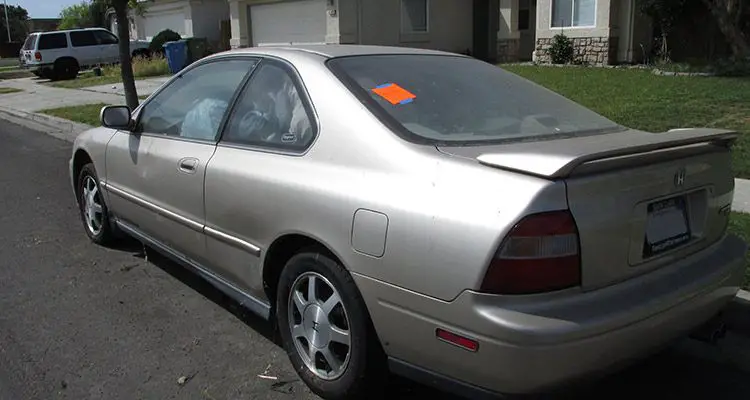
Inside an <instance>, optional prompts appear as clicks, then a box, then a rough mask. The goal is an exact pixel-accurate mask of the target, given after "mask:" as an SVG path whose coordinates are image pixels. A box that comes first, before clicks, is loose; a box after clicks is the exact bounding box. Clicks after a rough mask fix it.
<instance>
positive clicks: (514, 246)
mask: <svg viewBox="0 0 750 400" xmlns="http://www.w3.org/2000/svg"><path fill="white" fill-rule="evenodd" d="M580 284H581V257H580V251H579V248H578V229H577V228H576V223H575V220H574V219H573V215H571V214H570V211H554V212H546V213H540V214H533V215H529V216H527V217H525V218H523V219H522V220H521V221H520V222H518V224H516V226H514V227H513V229H511V231H510V232H509V233H508V236H506V237H505V240H503V242H502V244H501V245H500V248H499V249H498V250H497V252H496V253H495V257H494V258H493V259H492V262H491V263H490V265H489V268H488V269H487V273H486V274H485V276H484V281H483V282H482V286H481V290H482V291H483V292H488V293H494V294H531V293H542V292H550V291H554V290H560V289H565V288H569V287H573V286H578V285H580Z"/></svg>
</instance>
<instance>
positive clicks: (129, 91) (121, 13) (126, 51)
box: [112, 0, 138, 109]
mask: <svg viewBox="0 0 750 400" xmlns="http://www.w3.org/2000/svg"><path fill="white" fill-rule="evenodd" d="M112 3H113V4H112V6H113V8H114V9H115V17H116V18H117V37H118V38H119V39H120V44H119V48H120V74H121V75H122V86H123V89H124V90H125V104H127V105H128V107H130V109H135V108H136V107H138V92H136V90H135V77H134V76H133V64H132V63H131V62H130V21H128V0H114V1H112Z"/></svg>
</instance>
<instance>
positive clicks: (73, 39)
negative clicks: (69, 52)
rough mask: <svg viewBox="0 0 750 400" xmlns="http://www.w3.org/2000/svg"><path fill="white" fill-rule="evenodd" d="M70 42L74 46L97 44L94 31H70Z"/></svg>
mask: <svg viewBox="0 0 750 400" xmlns="http://www.w3.org/2000/svg"><path fill="white" fill-rule="evenodd" d="M70 44H72V45H73V47H84V46H96V45H97V42H96V38H95V37H94V32H92V31H73V32H70Z"/></svg>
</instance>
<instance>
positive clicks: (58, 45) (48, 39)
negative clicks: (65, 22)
mask: <svg viewBox="0 0 750 400" xmlns="http://www.w3.org/2000/svg"><path fill="white" fill-rule="evenodd" d="M66 47H68V38H67V37H66V36H65V33H63V32H60V33H45V34H43V35H39V46H38V49H39V50H51V49H64V48H66Z"/></svg>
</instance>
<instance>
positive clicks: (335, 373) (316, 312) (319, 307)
mask: <svg viewBox="0 0 750 400" xmlns="http://www.w3.org/2000/svg"><path fill="white" fill-rule="evenodd" d="M288 307H289V313H288V315H289V329H290V332H291V336H292V341H293V342H294V347H295V349H296V350H297V353H298V354H299V356H300V358H302V362H303V363H304V364H305V366H307V368H308V369H309V370H310V371H311V372H312V373H313V374H315V375H316V376H318V377H319V378H321V379H324V380H334V379H336V378H338V377H340V376H341V375H342V374H343V373H344V372H345V371H346V367H347V365H348V363H349V358H350V355H351V334H350V329H349V326H350V324H349V318H348V316H347V312H346V308H345V307H344V304H343V302H342V301H341V296H340V295H339V292H338V291H337V290H336V288H335V287H334V286H333V284H331V282H330V281H329V280H328V279H326V278H325V277H324V276H323V275H321V274H318V273H316V272H305V273H303V274H301V275H300V276H299V277H297V279H296V280H295V281H294V283H293V284H292V290H291V291H290V293H289V300H288Z"/></svg>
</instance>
